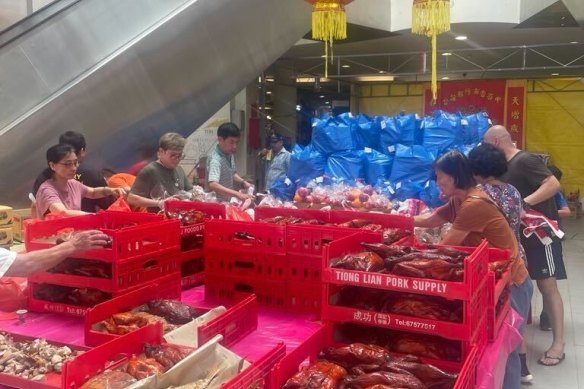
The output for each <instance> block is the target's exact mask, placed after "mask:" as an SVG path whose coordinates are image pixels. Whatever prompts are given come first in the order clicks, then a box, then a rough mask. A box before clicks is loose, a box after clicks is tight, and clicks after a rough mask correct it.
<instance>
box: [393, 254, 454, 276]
mask: <svg viewBox="0 0 584 389" xmlns="http://www.w3.org/2000/svg"><path fill="white" fill-rule="evenodd" d="M391 272H392V273H393V274H397V275H402V276H409V277H418V278H432V279H435V280H443V281H462V278H463V274H464V273H463V268H462V265H461V264H455V263H450V262H447V261H445V260H442V259H414V260H411V261H408V262H400V263H397V264H395V266H393V269H392V270H391Z"/></svg>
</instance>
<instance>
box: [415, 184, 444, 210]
mask: <svg viewBox="0 0 584 389" xmlns="http://www.w3.org/2000/svg"><path fill="white" fill-rule="evenodd" d="M440 194H441V192H440V188H438V185H437V184H436V181H434V180H430V181H428V182H426V184H425V185H424V189H423V190H422V191H421V192H420V200H422V201H424V202H425V203H426V204H427V205H428V206H429V207H431V208H437V207H440V206H442V205H444V204H445V201H444V200H442V198H441V197H440Z"/></svg>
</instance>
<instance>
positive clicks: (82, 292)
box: [33, 284, 112, 307]
mask: <svg viewBox="0 0 584 389" xmlns="http://www.w3.org/2000/svg"><path fill="white" fill-rule="evenodd" d="M33 296H34V298H35V299H39V300H46V301H52V302H55V303H62V304H70V305H78V306H81V307H92V306H94V305H97V304H99V303H102V302H104V301H107V300H109V299H111V297H112V295H111V294H110V293H106V292H102V291H101V290H98V289H93V288H73V287H70V286H62V285H52V284H40V285H36V286H35V287H34V288H33Z"/></svg>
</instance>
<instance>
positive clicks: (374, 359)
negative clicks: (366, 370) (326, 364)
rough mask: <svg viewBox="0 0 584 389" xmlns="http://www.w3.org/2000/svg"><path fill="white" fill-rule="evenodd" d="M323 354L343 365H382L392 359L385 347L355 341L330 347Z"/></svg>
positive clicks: (326, 357) (348, 366)
mask: <svg viewBox="0 0 584 389" xmlns="http://www.w3.org/2000/svg"><path fill="white" fill-rule="evenodd" d="M322 356H323V357H324V358H325V359H327V360H329V361H332V362H335V363H338V364H339V365H341V366H343V367H347V368H350V367H351V366H354V365H361V364H363V365H378V366H380V365H382V364H383V363H385V362H388V361H389V360H391V355H390V354H389V352H388V351H387V350H386V349H384V348H383V347H380V346H376V345H374V344H363V343H353V344H350V345H348V346H344V347H336V348H335V347H329V348H327V349H325V350H324V351H323V353H322Z"/></svg>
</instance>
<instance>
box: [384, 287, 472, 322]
mask: <svg viewBox="0 0 584 389" xmlns="http://www.w3.org/2000/svg"><path fill="white" fill-rule="evenodd" d="M381 312H391V313H395V314H398V315H407V316H413V317H421V318H425V319H432V320H443V321H451V322H456V323H461V322H462V304H460V302H457V301H451V300H446V299H444V298H441V297H430V296H422V295H417V294H401V293H400V294H398V293H393V294H391V295H390V297H389V298H387V299H386V300H385V301H384V306H383V308H381Z"/></svg>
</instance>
